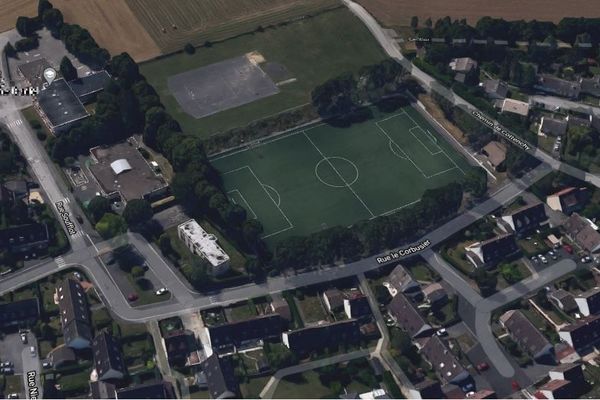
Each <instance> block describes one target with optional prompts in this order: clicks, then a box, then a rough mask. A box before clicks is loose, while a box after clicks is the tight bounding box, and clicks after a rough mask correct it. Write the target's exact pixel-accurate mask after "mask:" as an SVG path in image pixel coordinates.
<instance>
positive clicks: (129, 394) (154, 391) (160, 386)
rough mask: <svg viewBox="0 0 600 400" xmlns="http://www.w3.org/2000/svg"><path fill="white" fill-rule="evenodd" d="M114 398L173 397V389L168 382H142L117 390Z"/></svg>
mask: <svg viewBox="0 0 600 400" xmlns="http://www.w3.org/2000/svg"><path fill="white" fill-rule="evenodd" d="M115 398H116V399H174V398H175V391H174V390H173V387H172V386H171V384H170V383H169V382H166V381H162V382H154V383H144V384H142V385H134V386H128V387H125V388H123V389H119V390H117V394H116V397H115Z"/></svg>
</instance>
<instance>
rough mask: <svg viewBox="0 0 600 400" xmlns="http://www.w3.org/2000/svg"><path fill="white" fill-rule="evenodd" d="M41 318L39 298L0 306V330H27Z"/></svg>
mask: <svg viewBox="0 0 600 400" xmlns="http://www.w3.org/2000/svg"><path fill="white" fill-rule="evenodd" d="M39 317H40V301H39V300H38V298H37V297H32V298H30V299H23V300H17V301H13V302H11V303H4V304H0V329H2V330H4V329H6V328H13V327H16V328H25V327H30V326H33V325H35V323H36V322H37V320H38V319H39Z"/></svg>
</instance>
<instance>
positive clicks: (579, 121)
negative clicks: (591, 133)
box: [567, 115, 593, 128]
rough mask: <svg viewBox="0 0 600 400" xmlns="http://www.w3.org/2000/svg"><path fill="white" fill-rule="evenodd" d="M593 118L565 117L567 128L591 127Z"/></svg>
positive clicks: (589, 116)
mask: <svg viewBox="0 0 600 400" xmlns="http://www.w3.org/2000/svg"><path fill="white" fill-rule="evenodd" d="M592 120H593V117H592V116H591V115H588V116H587V117H576V116H575V115H567V128H589V127H591V126H592Z"/></svg>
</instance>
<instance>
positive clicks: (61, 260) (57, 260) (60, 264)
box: [54, 256, 67, 268]
mask: <svg viewBox="0 0 600 400" xmlns="http://www.w3.org/2000/svg"><path fill="white" fill-rule="evenodd" d="M54 262H55V263H56V265H58V268H62V267H64V266H65V265H66V264H67V263H66V262H65V259H64V258H62V257H60V256H59V257H56V258H55V259H54Z"/></svg>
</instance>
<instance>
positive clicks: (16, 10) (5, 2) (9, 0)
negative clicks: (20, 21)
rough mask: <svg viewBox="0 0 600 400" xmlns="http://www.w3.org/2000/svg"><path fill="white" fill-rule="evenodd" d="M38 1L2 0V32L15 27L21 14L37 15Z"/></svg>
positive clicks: (0, 6) (0, 2)
mask: <svg viewBox="0 0 600 400" xmlns="http://www.w3.org/2000/svg"><path fill="white" fill-rule="evenodd" d="M37 3H38V2H37V0H0V32H4V31H8V30H10V29H13V28H14V27H15V23H16V22H17V17H19V16H21V15H24V16H27V17H33V16H34V15H36V14H37Z"/></svg>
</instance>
